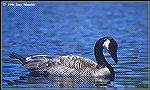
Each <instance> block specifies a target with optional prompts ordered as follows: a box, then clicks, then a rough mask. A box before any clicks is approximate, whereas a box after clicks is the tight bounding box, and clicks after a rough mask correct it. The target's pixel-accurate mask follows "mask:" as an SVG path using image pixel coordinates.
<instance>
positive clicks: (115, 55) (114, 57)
mask: <svg viewBox="0 0 150 90" xmlns="http://www.w3.org/2000/svg"><path fill="white" fill-rule="evenodd" d="M110 55H111V57H112V58H113V60H114V61H115V63H117V62H118V58H117V53H110Z"/></svg>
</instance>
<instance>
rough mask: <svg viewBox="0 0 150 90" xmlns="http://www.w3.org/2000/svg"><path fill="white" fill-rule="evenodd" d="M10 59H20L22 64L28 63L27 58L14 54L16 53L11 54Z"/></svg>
mask: <svg viewBox="0 0 150 90" xmlns="http://www.w3.org/2000/svg"><path fill="white" fill-rule="evenodd" d="M9 57H10V58H16V59H19V60H20V61H21V62H22V63H24V62H26V57H24V56H22V55H19V54H17V53H14V52H12V53H10V54H9Z"/></svg>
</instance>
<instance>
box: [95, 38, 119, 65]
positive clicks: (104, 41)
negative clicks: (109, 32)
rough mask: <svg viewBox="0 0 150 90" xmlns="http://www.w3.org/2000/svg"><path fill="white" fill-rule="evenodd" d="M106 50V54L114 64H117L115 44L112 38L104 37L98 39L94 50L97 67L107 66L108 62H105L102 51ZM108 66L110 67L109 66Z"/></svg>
mask: <svg viewBox="0 0 150 90" xmlns="http://www.w3.org/2000/svg"><path fill="white" fill-rule="evenodd" d="M104 48H106V49H107V50H108V53H109V54H110V55H111V57H112V59H113V60H114V62H115V63H117V62H118V58H117V48H118V45H117V42H116V41H115V40H114V39H113V38H112V37H104V38H101V39H99V40H98V41H97V42H96V44H95V48H94V52H95V57H96V60H97V63H98V67H99V66H108V65H109V64H108V62H107V61H106V60H105V57H104V55H103V49H104ZM109 66H110V65H109Z"/></svg>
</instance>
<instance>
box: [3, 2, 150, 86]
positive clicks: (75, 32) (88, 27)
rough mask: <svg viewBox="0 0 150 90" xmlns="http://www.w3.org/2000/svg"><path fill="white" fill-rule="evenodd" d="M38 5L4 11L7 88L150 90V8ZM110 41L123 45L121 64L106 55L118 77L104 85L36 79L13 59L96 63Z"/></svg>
mask: <svg viewBox="0 0 150 90" xmlns="http://www.w3.org/2000/svg"><path fill="white" fill-rule="evenodd" d="M3 3H4V2H3ZM6 3H8V2H6ZM13 3H15V2H13ZM19 3H22V2H19ZM35 5H36V6H26V7H25V6H3V8H2V12H3V13H2V22H3V24H2V26H3V27H2V80H3V82H2V87H3V88H7V87H10V88H15V87H26V88H32V87H49V88H59V87H75V88H76V87H86V88H89V87H90V88H95V87H102V88H148V29H147V28H148V24H147V23H148V15H147V14H148V8H147V7H148V5H147V3H144V2H140V3H138V2H136V3H127V2H126V3H111V2H97V3H92V2H91V3H90V2H89V3H88V2H86V3H83V2H76V3H74V2H70V3H65V2H59V3H56V2H36V3H35ZM105 36H111V37H113V38H114V39H115V40H116V41H117V42H118V45H119V48H118V59H119V62H118V64H115V63H114V61H113V60H112V58H111V57H110V55H109V54H108V53H107V51H105V56H106V58H107V60H108V62H109V63H111V65H112V66H113V67H114V68H115V73H116V77H115V80H114V81H111V82H109V83H105V84H103V85H102V84H98V85H97V83H93V82H91V83H89V81H90V80H89V81H87V82H86V80H87V79H85V81H84V83H82V82H78V83H75V82H73V81H71V80H70V79H61V78H62V77H55V78H53V79H50V78H45V77H41V76H35V77H34V76H30V75H29V71H28V70H26V69H24V68H20V65H21V62H20V61H18V60H11V59H10V58H9V56H8V55H9V53H10V52H12V51H13V52H16V53H18V54H22V55H27V56H28V55H33V54H48V55H50V56H59V55H79V56H83V57H86V58H89V59H92V60H94V61H95V56H94V52H93V49H94V45H95V42H96V41H97V40H98V39H99V38H102V37H105ZM60 79H61V80H60ZM65 80H66V81H65ZM79 80H83V79H79ZM92 80H93V79H91V81H92ZM102 81H104V80H102ZM108 81H109V80H108ZM68 82H69V83H68ZM106 82H107V80H106Z"/></svg>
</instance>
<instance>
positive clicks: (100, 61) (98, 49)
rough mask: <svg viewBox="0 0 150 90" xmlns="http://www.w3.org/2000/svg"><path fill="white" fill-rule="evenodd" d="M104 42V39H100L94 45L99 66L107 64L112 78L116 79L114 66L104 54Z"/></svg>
mask: <svg viewBox="0 0 150 90" xmlns="http://www.w3.org/2000/svg"><path fill="white" fill-rule="evenodd" d="M103 43H104V40H101V39H99V40H98V41H97V42H96V44H95V47H94V53H95V58H96V61H97V63H98V67H103V66H106V67H107V68H108V69H109V71H110V73H111V76H110V77H111V79H112V80H113V79H114V68H113V67H112V66H111V65H110V64H109V63H108V62H107V61H106V59H105V57H104V54H103Z"/></svg>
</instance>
